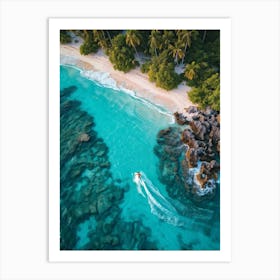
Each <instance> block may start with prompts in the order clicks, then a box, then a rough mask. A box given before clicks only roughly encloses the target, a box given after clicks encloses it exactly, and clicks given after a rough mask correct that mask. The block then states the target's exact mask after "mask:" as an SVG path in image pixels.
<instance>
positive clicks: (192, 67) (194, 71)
mask: <svg viewBox="0 0 280 280" xmlns="http://www.w3.org/2000/svg"><path fill="white" fill-rule="evenodd" d="M199 69H200V65H199V64H197V63H196V62H195V61H193V62H192V63H190V64H188V65H187V67H186V71H185V76H186V77H187V78H188V79H189V80H191V81H192V80H193V79H194V78H196V77H197V75H198V71H199Z"/></svg>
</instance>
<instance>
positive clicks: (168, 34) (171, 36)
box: [162, 30, 175, 49]
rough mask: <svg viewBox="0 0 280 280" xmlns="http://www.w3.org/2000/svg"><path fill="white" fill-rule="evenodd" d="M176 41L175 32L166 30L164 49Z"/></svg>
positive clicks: (163, 40) (163, 39) (164, 32)
mask: <svg viewBox="0 0 280 280" xmlns="http://www.w3.org/2000/svg"><path fill="white" fill-rule="evenodd" d="M174 41H175V36H174V32H173V31H172V30H164V31H163V35H162V44H163V48H165V49H167V48H168V47H169V45H170V44H173V43H174Z"/></svg>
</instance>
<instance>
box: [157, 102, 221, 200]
mask: <svg viewBox="0 0 280 280" xmlns="http://www.w3.org/2000/svg"><path fill="white" fill-rule="evenodd" d="M174 117H175V119H176V122H177V123H178V124H180V125H182V127H181V128H182V129H180V128H175V127H169V128H167V129H163V130H161V131H160V132H159V133H158V136H157V145H156V147H155V149H154V152H155V154H156V155H157V156H158V157H159V159H160V161H159V162H160V163H159V171H160V172H159V173H160V180H161V182H162V183H164V184H165V185H166V187H167V191H168V193H169V195H170V196H171V197H176V198H179V199H182V198H183V199H184V198H186V197H188V199H189V198H190V197H191V198H193V199H194V200H199V201H200V200H204V199H208V198H212V197H213V196H214V195H215V189H216V182H217V179H218V176H219V172H220V166H219V163H218V161H219V156H220V155H219V153H220V115H219V114H218V112H216V111H214V110H211V109H206V110H204V111H201V110H199V109H198V108H197V107H194V106H191V107H189V108H188V109H187V110H186V114H179V113H175V114H174Z"/></svg>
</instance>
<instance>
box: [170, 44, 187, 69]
mask: <svg viewBox="0 0 280 280" xmlns="http://www.w3.org/2000/svg"><path fill="white" fill-rule="evenodd" d="M169 49H170V51H169V53H170V54H171V55H172V56H173V57H175V62H176V64H178V58H179V59H183V58H184V56H185V53H184V51H183V49H182V46H180V44H179V43H178V42H177V43H176V44H175V45H169Z"/></svg>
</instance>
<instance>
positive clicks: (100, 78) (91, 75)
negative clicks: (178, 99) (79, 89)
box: [60, 55, 175, 124]
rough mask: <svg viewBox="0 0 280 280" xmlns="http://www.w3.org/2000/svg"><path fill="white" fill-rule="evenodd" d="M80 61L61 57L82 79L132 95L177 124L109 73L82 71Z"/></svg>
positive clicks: (169, 113) (166, 112)
mask: <svg viewBox="0 0 280 280" xmlns="http://www.w3.org/2000/svg"><path fill="white" fill-rule="evenodd" d="M77 62H78V60H77V59H76V58H74V57H71V56H64V55H63V56H60V64H61V65H64V66H68V67H72V68H75V69H77V70H79V71H80V74H81V76H82V77H84V78H86V79H88V80H91V81H94V82H95V83H96V84H97V85H99V86H103V87H107V88H111V89H113V90H116V91H122V92H125V93H126V94H128V95H130V96H131V97H132V98H134V99H136V100H137V101H139V102H141V103H142V104H145V106H147V107H149V108H150V109H152V110H156V111H158V112H159V113H160V114H162V115H165V116H167V117H168V118H169V119H170V122H169V123H170V124H174V123H175V118H174V116H173V115H172V113H171V112H169V111H167V110H165V109H164V108H162V107H161V106H160V105H159V104H155V103H152V102H151V101H149V100H147V99H145V98H143V97H140V96H138V95H137V93H136V92H135V91H133V90H130V89H127V88H125V87H123V86H119V85H118V84H117V82H116V80H114V79H113V78H112V77H111V75H110V74H109V73H107V72H100V71H92V70H82V69H80V68H78V67H77V66H76V64H77Z"/></svg>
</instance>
